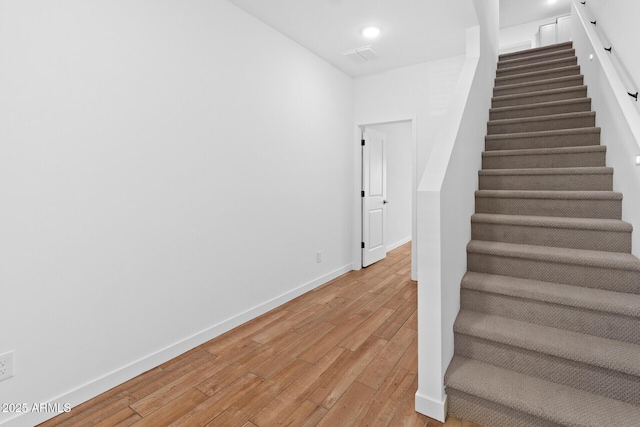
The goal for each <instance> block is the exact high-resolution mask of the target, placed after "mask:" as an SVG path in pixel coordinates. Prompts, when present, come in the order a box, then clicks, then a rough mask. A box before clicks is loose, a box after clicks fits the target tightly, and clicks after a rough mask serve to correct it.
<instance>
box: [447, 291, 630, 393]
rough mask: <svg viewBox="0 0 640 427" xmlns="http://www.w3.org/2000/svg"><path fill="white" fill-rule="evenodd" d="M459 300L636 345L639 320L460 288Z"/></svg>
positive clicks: (503, 314)
mask: <svg viewBox="0 0 640 427" xmlns="http://www.w3.org/2000/svg"><path fill="white" fill-rule="evenodd" d="M460 297H461V299H460V305H461V307H462V308H464V309H467V310H472V311H476V312H480V313H486V314H492V315H496V316H501V317H506V318H509V319H515V320H521V321H524V322H529V323H535V324H537V325H543V326H549V327H552V328H558V329H566V330H569V331H573V332H579V333H581V334H588V335H594V336H599V337H602V338H609V339H612V340H618V341H626V342H630V343H634V344H640V318H632V317H628V316H621V315H618V314H614V313H607V312H602V311H594V310H587V309H583V308H577V307H569V306H566V305H559V304H552V303H547V302H543V301H536V300H531V299H524V298H516V297H512V296H507V295H500V294H493V293H489V292H480V291H475V290H471V289H462V290H461V293H460ZM639 391H640V390H639ZM639 397H640V394H639Z"/></svg>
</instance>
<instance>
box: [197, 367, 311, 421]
mask: <svg viewBox="0 0 640 427" xmlns="http://www.w3.org/2000/svg"><path fill="white" fill-rule="evenodd" d="M310 366H311V364H310V363H308V362H305V361H303V360H298V359H296V360H294V361H293V362H291V365H290V367H289V368H288V369H283V370H281V371H280V372H279V373H278V374H277V375H276V376H275V377H274V378H272V379H269V380H266V381H264V382H263V383H262V384H260V385H258V386H257V387H255V388H254V389H253V390H251V391H249V392H248V393H245V395H244V396H243V397H242V398H241V399H240V400H238V401H237V402H236V403H234V404H233V405H231V406H230V407H229V408H227V409H226V410H225V411H224V412H223V413H222V414H220V416H218V417H216V418H215V419H214V420H213V421H212V422H211V423H209V424H207V425H223V426H236V425H242V424H243V423H245V422H246V421H249V419H250V418H251V417H252V416H253V414H255V413H256V412H258V411H259V410H260V409H262V408H263V407H264V406H265V405H266V404H267V403H268V402H269V401H270V400H272V399H273V396H274V395H277V394H278V392H279V391H281V390H282V389H284V388H286V387H287V386H288V385H289V384H291V383H292V382H293V381H294V380H295V379H296V378H297V377H298V376H300V375H301V374H302V373H304V372H305V371H307V370H308V369H309V368H310Z"/></svg>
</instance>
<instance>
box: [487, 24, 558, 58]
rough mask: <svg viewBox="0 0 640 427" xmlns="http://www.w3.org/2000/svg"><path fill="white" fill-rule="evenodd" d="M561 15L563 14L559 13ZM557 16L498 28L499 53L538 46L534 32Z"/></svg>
mask: <svg viewBox="0 0 640 427" xmlns="http://www.w3.org/2000/svg"><path fill="white" fill-rule="evenodd" d="M560 16H563V15H560ZM557 19H558V16H554V17H552V18H545V19H540V20H538V21H532V22H527V23H524V24H520V25H513V26H510V27H504V28H500V53H508V52H514V51H517V50H523V49H530V48H534V47H537V46H538V41H537V38H536V34H537V32H538V31H539V29H540V26H541V25H547V24H554V23H555V22H556V20H557Z"/></svg>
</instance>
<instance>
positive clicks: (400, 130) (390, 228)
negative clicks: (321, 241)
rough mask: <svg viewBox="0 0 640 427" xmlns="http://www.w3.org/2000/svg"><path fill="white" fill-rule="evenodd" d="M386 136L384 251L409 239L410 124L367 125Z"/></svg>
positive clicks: (408, 122)
mask: <svg viewBox="0 0 640 427" xmlns="http://www.w3.org/2000/svg"><path fill="white" fill-rule="evenodd" d="M367 127H368V128H371V129H373V130H375V131H378V132H381V133H383V134H384V135H385V136H386V139H385V142H386V154H387V200H388V201H389V204H388V205H387V207H386V209H387V229H386V230H385V231H386V233H387V234H386V240H387V242H386V243H387V251H391V250H393V249H395V248H397V247H398V246H401V245H403V244H405V243H407V242H408V241H410V240H411V177H412V175H413V166H412V163H413V162H412V158H413V151H412V143H411V136H412V135H411V133H412V126H411V122H410V121H404V122H394V123H383V124H379V125H373V126H367Z"/></svg>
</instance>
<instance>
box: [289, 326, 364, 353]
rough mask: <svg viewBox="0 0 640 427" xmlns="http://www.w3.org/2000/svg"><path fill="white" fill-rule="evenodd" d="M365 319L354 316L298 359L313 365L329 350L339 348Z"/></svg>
mask: <svg viewBox="0 0 640 427" xmlns="http://www.w3.org/2000/svg"><path fill="white" fill-rule="evenodd" d="M364 320H365V318H364V317H362V316H358V315H353V316H351V317H349V318H348V319H347V320H345V321H344V322H343V323H341V324H340V325H338V326H337V327H336V328H334V329H332V330H331V331H330V332H329V333H327V334H326V335H325V336H324V337H322V339H320V340H319V341H317V342H316V343H315V344H313V345H312V346H311V347H309V348H308V349H306V350H305V351H304V352H302V353H301V354H300V355H299V356H298V357H299V358H300V359H303V360H306V361H308V362H311V363H315V362H316V361H318V359H320V358H321V357H322V356H324V355H325V354H326V353H327V352H328V351H329V350H331V349H332V348H333V347H335V346H337V345H338V343H339V342H341V341H342V340H343V339H344V338H345V337H346V336H347V335H349V334H350V333H352V332H353V331H354V330H355V329H356V328H358V327H359V326H360V325H361V324H362V322H364Z"/></svg>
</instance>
